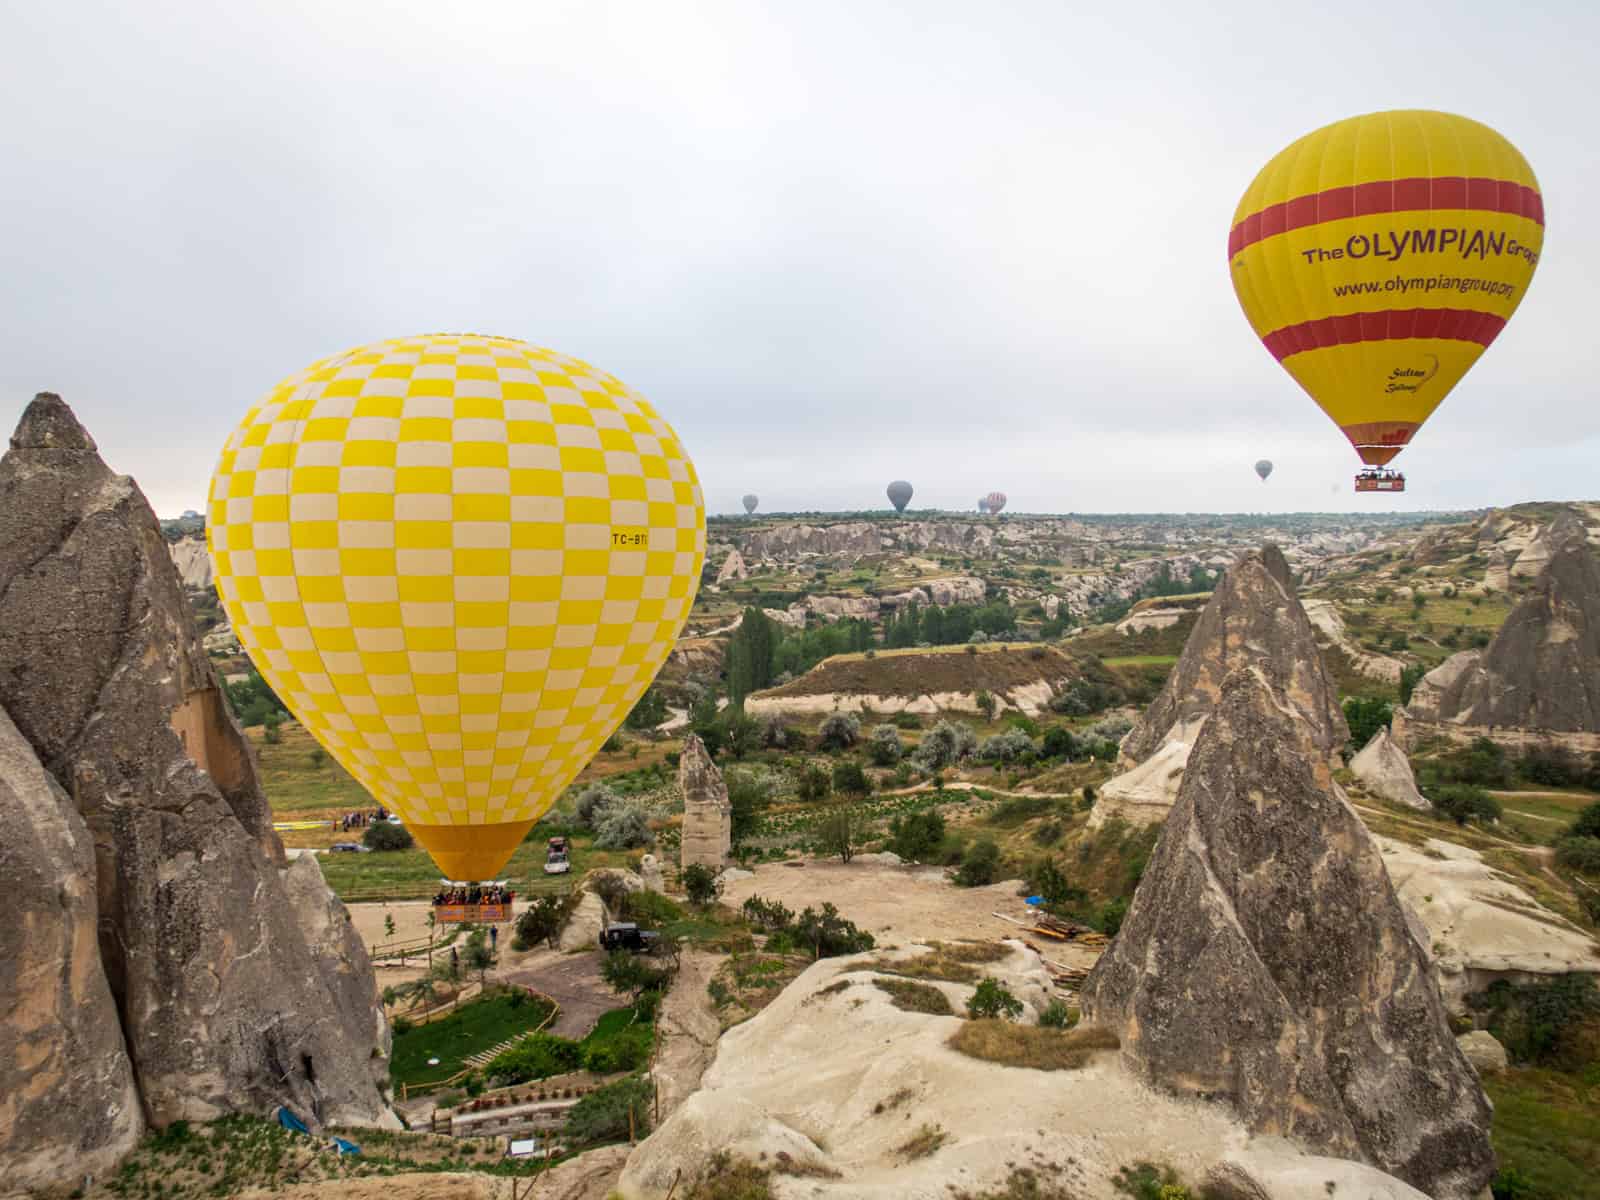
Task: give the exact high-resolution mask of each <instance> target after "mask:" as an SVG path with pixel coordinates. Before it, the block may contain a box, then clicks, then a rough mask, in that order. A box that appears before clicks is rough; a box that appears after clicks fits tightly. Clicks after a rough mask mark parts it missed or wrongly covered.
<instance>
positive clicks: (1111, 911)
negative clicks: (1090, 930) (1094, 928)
mask: <svg viewBox="0 0 1600 1200" xmlns="http://www.w3.org/2000/svg"><path fill="white" fill-rule="evenodd" d="M1127 915H1128V898H1127V897H1126V896H1118V897H1117V898H1116V899H1115V900H1110V901H1107V902H1106V903H1105V904H1104V905H1102V906H1101V908H1100V914H1099V917H1098V918H1097V921H1098V924H1099V926H1100V929H1101V931H1102V932H1104V933H1108V934H1110V935H1111V936H1112V937H1116V936H1117V934H1118V933H1120V932H1121V931H1122V919H1123V918H1124V917H1126V916H1127Z"/></svg>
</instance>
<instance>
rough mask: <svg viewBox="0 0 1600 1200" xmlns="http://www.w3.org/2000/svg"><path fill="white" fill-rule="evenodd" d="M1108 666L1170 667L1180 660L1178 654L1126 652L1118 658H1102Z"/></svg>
mask: <svg viewBox="0 0 1600 1200" xmlns="http://www.w3.org/2000/svg"><path fill="white" fill-rule="evenodd" d="M1100 661H1101V662H1103V663H1105V665H1106V666H1108V667H1170V666H1171V665H1172V664H1173V663H1175V662H1177V661H1178V656H1177V655H1176V654H1124V655H1120V656H1118V657H1116V658H1102V659H1101V660H1100Z"/></svg>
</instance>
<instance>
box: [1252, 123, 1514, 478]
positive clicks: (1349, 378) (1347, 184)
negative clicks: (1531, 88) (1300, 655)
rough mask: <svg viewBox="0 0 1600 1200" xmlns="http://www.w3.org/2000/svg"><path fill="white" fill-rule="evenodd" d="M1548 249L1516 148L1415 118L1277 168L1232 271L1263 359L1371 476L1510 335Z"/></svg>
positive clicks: (1310, 148)
mask: <svg viewBox="0 0 1600 1200" xmlns="http://www.w3.org/2000/svg"><path fill="white" fill-rule="evenodd" d="M1543 244H1544V202H1543V199H1542V198H1541V197H1540V194H1539V185H1538V181H1537V180H1536V179H1535V178H1534V175H1533V170H1532V169H1531V168H1530V167H1529V166H1528V163H1527V160H1526V159H1524V158H1523V157H1522V155H1521V154H1520V153H1519V152H1518V151H1517V148H1516V147H1515V146H1513V145H1512V144H1511V143H1510V142H1508V141H1507V140H1506V139H1505V138H1503V137H1501V136H1500V134H1498V133H1496V132H1495V131H1494V130H1492V129H1490V128H1489V127H1488V126H1487V125H1480V124H1479V123H1478V122H1476V121H1472V120H1468V119H1467V118H1466V117H1458V116H1454V115H1452V114H1450V113H1441V112H1426V111H1416V110H1407V111H1398V112H1380V113H1371V114H1368V115H1367V116H1362V117H1351V118H1350V119H1349V120H1345V121H1339V122H1337V123H1335V124H1333V125H1329V126H1326V127H1325V128H1323V129H1319V130H1317V131H1316V132H1315V133H1311V134H1307V135H1306V136H1305V137H1303V138H1301V139H1300V140H1299V141H1297V142H1294V143H1293V144H1291V145H1290V146H1289V147H1287V148H1286V149H1285V150H1283V151H1282V152H1280V153H1279V154H1278V155H1277V157H1275V158H1274V159H1273V160H1272V161H1271V162H1269V163H1268V164H1267V165H1266V166H1265V167H1263V168H1262V169H1261V173H1260V174H1258V175H1257V176H1256V177H1255V180H1254V182H1252V183H1251V184H1250V187H1249V188H1248V189H1247V190H1246V192H1245V194H1244V198H1243V199H1242V200H1240V201H1239V207H1238V210H1237V211H1236V212H1235V214H1234V220H1233V228H1232V230H1231V231H1230V233H1229V235H1228V258H1229V261H1230V263H1231V266H1232V276H1233V287H1234V291H1235V292H1236V293H1237V294H1238V297H1239V303H1240V305H1241V306H1242V307H1243V308H1244V313H1245V316H1246V317H1247V318H1248V319H1249V321H1250V325H1251V327H1252V328H1254V329H1255V331H1256V334H1257V335H1258V336H1259V337H1260V338H1261V341H1262V343H1263V344H1264V345H1265V346H1266V348H1267V350H1268V351H1269V352H1270V353H1271V354H1272V356H1273V357H1274V358H1276V359H1277V360H1278V361H1279V362H1280V363H1282V364H1283V366H1284V368H1285V369H1286V370H1287V371H1288V372H1289V374H1291V375H1292V376H1294V378H1295V382H1297V383H1298V384H1299V385H1300V386H1301V387H1302V388H1304V389H1305V390H1306V391H1307V392H1308V393H1310V395H1311V398H1312V399H1313V400H1315V401H1316V402H1317V404H1318V405H1319V406H1321V408H1322V410H1323V411H1324V412H1326V413H1327V414H1328V415H1329V416H1330V417H1332V418H1333V420H1334V422H1335V423H1336V424H1337V425H1338V426H1339V428H1340V429H1341V430H1343V431H1344V434H1345V436H1346V437H1348V438H1349V439H1350V441H1351V444H1352V445H1354V446H1355V448H1356V451H1357V453H1359V454H1360V455H1361V460H1362V461H1363V462H1364V463H1367V464H1368V465H1369V467H1371V468H1378V467H1381V466H1383V465H1384V464H1386V463H1388V462H1389V461H1390V460H1391V459H1393V458H1394V456H1395V455H1397V454H1398V453H1400V451H1401V450H1402V449H1403V448H1404V447H1405V446H1406V445H1407V444H1408V443H1409V442H1410V441H1411V438H1412V436H1413V435H1414V434H1415V433H1416V431H1417V430H1418V428H1420V427H1421V425H1422V423H1423V422H1424V421H1426V420H1427V419H1428V416H1429V414H1431V413H1432V412H1433V410H1434V409H1435V408H1437V407H1438V405H1439V402H1440V401H1441V400H1443V399H1444V398H1445V396H1446V395H1448V394H1449V392H1450V389H1451V388H1453V387H1455V385H1456V383H1457V382H1458V381H1459V380H1460V379H1461V377H1462V376H1463V375H1464V374H1466V372H1467V370H1468V368H1470V367H1471V366H1472V364H1473V363H1474V362H1476V361H1477V359H1478V356H1479V355H1480V354H1482V353H1483V351H1484V350H1485V348H1487V347H1488V345H1489V344H1490V343H1491V342H1493V341H1494V339H1495V337H1496V335H1498V334H1499V332H1500V330H1501V329H1503V328H1504V327H1505V323H1506V321H1507V320H1509V319H1510V317H1511V314H1512V313H1513V312H1515V311H1516V308H1517V305H1518V304H1520V303H1521V302H1522V297H1523V295H1524V294H1525V293H1526V292H1527V289H1528V283H1529V281H1530V280H1531V279H1532V278H1533V272H1534V268H1535V267H1536V266H1537V265H1538V263H1539V254H1540V250H1541V248H1542V246H1543ZM1373 474H1375V472H1373V471H1368V472H1365V473H1364V475H1365V476H1371V475H1373ZM1361 479H1362V477H1361V476H1358V487H1359V486H1360V483H1361ZM1363 490H1365V489H1363ZM1383 490H1391V489H1390V488H1384V489H1383ZM1393 490H1398V489H1393Z"/></svg>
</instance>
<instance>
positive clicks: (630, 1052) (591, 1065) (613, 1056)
mask: <svg viewBox="0 0 1600 1200" xmlns="http://www.w3.org/2000/svg"><path fill="white" fill-rule="evenodd" d="M652 1043H653V1035H652V1033H651V1030H650V1026H648V1025H640V1024H633V1025H629V1026H628V1027H627V1028H626V1029H623V1030H620V1031H619V1032H617V1033H614V1034H612V1035H611V1036H610V1037H608V1038H602V1039H600V1040H598V1041H595V1042H591V1043H590V1044H589V1045H587V1046H584V1048H583V1069H584V1070H585V1071H593V1072H594V1073H595V1074H596V1075H615V1074H616V1073H617V1072H619V1071H636V1070H638V1069H639V1068H640V1067H642V1066H644V1065H645V1063H647V1062H649V1061H650V1047H651V1045H652Z"/></svg>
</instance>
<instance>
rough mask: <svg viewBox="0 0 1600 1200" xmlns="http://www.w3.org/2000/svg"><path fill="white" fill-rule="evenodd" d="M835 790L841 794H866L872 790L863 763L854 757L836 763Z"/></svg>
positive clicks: (834, 773)
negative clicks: (862, 766) (856, 760)
mask: <svg viewBox="0 0 1600 1200" xmlns="http://www.w3.org/2000/svg"><path fill="white" fill-rule="evenodd" d="M833 790H834V791H835V792H837V793H839V794H841V795H843V794H849V795H852V796H865V795H866V794H867V793H868V792H869V791H871V790H872V785H871V784H870V783H868V782H867V774H866V772H865V771H863V770H862V769H861V764H860V763H858V762H855V761H854V760H853V759H845V760H844V761H843V762H840V763H836V764H835V765H834V768H833Z"/></svg>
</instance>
